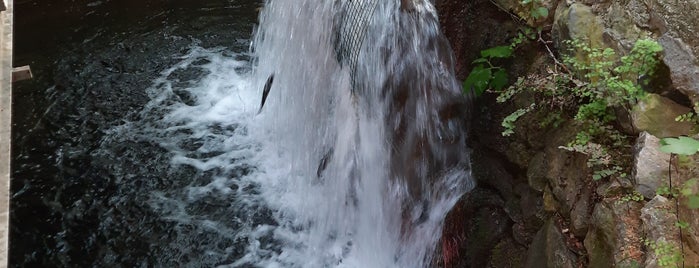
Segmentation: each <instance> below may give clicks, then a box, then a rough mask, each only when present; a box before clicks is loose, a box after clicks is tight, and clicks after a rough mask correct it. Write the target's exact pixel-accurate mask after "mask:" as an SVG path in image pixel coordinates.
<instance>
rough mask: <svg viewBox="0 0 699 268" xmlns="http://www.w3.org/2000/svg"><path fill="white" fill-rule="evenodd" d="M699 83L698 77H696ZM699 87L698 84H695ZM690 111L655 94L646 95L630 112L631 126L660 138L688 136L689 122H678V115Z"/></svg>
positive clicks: (690, 125) (689, 130) (690, 128)
mask: <svg viewBox="0 0 699 268" xmlns="http://www.w3.org/2000/svg"><path fill="white" fill-rule="evenodd" d="M697 83H699V76H698V77H697ZM697 87H699V84H697ZM690 111H691V109H690V108H688V107H685V106H682V105H679V104H677V103H676V102H674V101H672V100H670V99H668V98H665V97H663V96H660V95H657V94H648V95H647V96H646V98H644V99H643V100H641V101H639V102H638V104H637V105H636V106H634V108H633V111H632V112H631V118H632V120H633V125H634V127H635V128H636V129H638V130H639V131H646V132H648V133H650V134H652V135H653V136H656V137H660V138H667V137H677V136H682V135H689V134H690V132H691V131H692V123H691V122H678V121H676V120H675V118H677V117H678V116H680V115H683V114H686V113H688V112H690Z"/></svg>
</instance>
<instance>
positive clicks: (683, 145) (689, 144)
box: [660, 137, 699, 155]
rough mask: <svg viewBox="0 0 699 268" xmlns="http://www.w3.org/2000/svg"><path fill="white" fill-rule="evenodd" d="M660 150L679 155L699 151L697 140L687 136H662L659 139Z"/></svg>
mask: <svg viewBox="0 0 699 268" xmlns="http://www.w3.org/2000/svg"><path fill="white" fill-rule="evenodd" d="M660 144H661V145H662V146H660V151H662V152H665V153H672V154H679V155H693V154H696V153H697V152H699V141H697V140H695V139H693V138H688V137H677V138H664V139H661V140H660Z"/></svg>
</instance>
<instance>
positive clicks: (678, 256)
mask: <svg viewBox="0 0 699 268" xmlns="http://www.w3.org/2000/svg"><path fill="white" fill-rule="evenodd" d="M645 245H646V247H648V248H650V249H651V250H652V251H653V253H654V254H655V256H656V257H657V258H658V266H660V267H679V266H680V264H681V263H682V262H683V260H684V257H683V256H682V253H681V251H680V249H679V248H678V247H677V246H675V245H673V244H671V243H669V242H666V241H664V240H659V241H650V240H646V241H645Z"/></svg>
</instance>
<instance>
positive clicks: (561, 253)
mask: <svg viewBox="0 0 699 268" xmlns="http://www.w3.org/2000/svg"><path fill="white" fill-rule="evenodd" d="M577 262H578V259H577V256H576V255H575V254H574V253H573V252H571V251H570V250H568V246H567V244H566V238H565V236H564V235H563V233H562V232H561V230H560V229H559V228H558V227H557V226H556V224H555V222H554V220H553V219H549V220H548V221H547V222H546V224H544V226H543V227H542V228H541V230H540V231H539V232H538V233H537V234H536V236H535V237H534V241H533V242H532V244H531V245H530V246H529V251H528V252H527V262H526V264H525V266H524V267H527V268H544V267H551V268H553V267H556V268H558V267H561V268H574V267H577Z"/></svg>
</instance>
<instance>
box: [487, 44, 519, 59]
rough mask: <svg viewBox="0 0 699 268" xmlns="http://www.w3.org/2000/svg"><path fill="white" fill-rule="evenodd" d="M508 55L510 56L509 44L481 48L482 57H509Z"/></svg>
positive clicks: (510, 48)
mask: <svg viewBox="0 0 699 268" xmlns="http://www.w3.org/2000/svg"><path fill="white" fill-rule="evenodd" d="M510 56H512V47H510V46H497V47H492V48H489V49H486V50H481V57H483V58H509V57H510Z"/></svg>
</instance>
